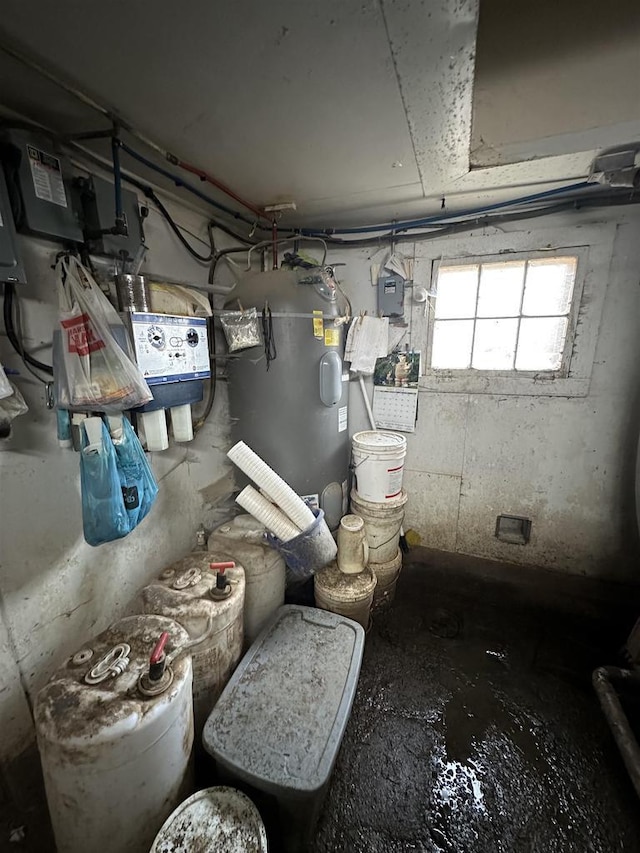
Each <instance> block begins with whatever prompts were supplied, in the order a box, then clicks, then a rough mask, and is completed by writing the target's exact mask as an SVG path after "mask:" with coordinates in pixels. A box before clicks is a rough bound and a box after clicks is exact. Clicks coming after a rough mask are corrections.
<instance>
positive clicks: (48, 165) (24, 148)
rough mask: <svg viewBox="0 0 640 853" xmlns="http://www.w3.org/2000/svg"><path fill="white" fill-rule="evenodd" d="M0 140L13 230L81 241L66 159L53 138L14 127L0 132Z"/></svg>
mask: <svg viewBox="0 0 640 853" xmlns="http://www.w3.org/2000/svg"><path fill="white" fill-rule="evenodd" d="M0 139H1V145H0V157H1V159H2V163H3V166H4V172H5V177H6V180H7V186H8V189H9V198H10V200H11V208H12V210H13V215H14V221H15V225H16V228H17V230H18V231H26V232H28V233H31V234H37V235H39V236H42V237H49V238H52V239H54V240H62V241H72V242H76V243H81V242H82V240H83V237H82V228H81V227H80V221H79V216H78V213H77V211H76V210H75V208H74V205H73V199H72V195H71V191H70V171H69V165H68V161H67V159H66V158H65V156H64V155H63V154H62V153H61V152H60V151H58V150H57V149H56V145H55V143H54V141H53V139H51V137H49V136H47V135H46V134H44V133H42V134H40V133H37V132H34V131H30V130H22V129H14V128H10V129H7V130H5V131H3V133H2V136H1V137H0Z"/></svg>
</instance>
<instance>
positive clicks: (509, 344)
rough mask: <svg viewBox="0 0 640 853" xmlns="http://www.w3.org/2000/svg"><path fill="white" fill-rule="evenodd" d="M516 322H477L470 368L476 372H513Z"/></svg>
mask: <svg viewBox="0 0 640 853" xmlns="http://www.w3.org/2000/svg"><path fill="white" fill-rule="evenodd" d="M517 334H518V321H517V320H478V321H477V322H476V337H475V341H474V344H473V359H472V362H471V366H472V367H474V368H476V369H477V370H513V358H514V355H515V352H516V336H517Z"/></svg>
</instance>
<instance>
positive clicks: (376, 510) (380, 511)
mask: <svg viewBox="0 0 640 853" xmlns="http://www.w3.org/2000/svg"><path fill="white" fill-rule="evenodd" d="M408 499H409V496H408V495H407V491H406V489H402V490H401V492H400V494H399V495H398V497H397V498H389V500H386V501H366V500H365V499H364V498H363V497H361V496H360V495H359V494H358V492H357V491H356V490H355V489H351V509H352V511H353V510H354V509H355V508H356V507H358V508H360V509H363V510H364V511H365V512H367V513H368V514H369V515H373V516H381V517H383V518H384V517H386V516H387V515H389V514H392V513H393V512H395V510H397V509H401V508H402V507H403V506H404V505H405V504H406V502H407V500H408Z"/></svg>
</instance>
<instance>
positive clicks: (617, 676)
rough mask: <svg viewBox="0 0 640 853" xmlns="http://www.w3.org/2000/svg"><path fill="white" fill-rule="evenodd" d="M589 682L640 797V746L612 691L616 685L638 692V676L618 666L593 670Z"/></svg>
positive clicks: (617, 696) (639, 677)
mask: <svg viewBox="0 0 640 853" xmlns="http://www.w3.org/2000/svg"><path fill="white" fill-rule="evenodd" d="M591 680H592V683H593V687H594V690H595V691H596V693H597V695H598V699H599V701H600V707H601V708H602V711H603V713H604V715H605V717H606V718H607V722H608V723H609V728H610V729H611V732H612V734H613V737H614V738H615V741H616V744H617V746H618V749H619V750H620V755H621V756H622V760H623V761H624V765H625V767H626V768H627V772H628V773H629V776H630V777H631V781H632V782H633V787H634V788H635V789H636V794H637V795H638V796H639V797H640V746H639V745H638V741H637V739H636V736H635V734H634V733H633V730H632V728H631V726H630V725H629V720H628V719H627V715H626V714H625V712H624V709H623V707H622V703H621V702H620V697H619V695H618V692H617V690H616V688H615V687H614V684H616V685H617V686H618V687H623V686H628V687H635V688H640V673H639V672H632V671H631V670H629V669H620V668H619V667H617V666H601V667H599V668H598V669H596V670H594V672H593V675H592V676H591Z"/></svg>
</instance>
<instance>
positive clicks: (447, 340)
mask: <svg viewBox="0 0 640 853" xmlns="http://www.w3.org/2000/svg"><path fill="white" fill-rule="evenodd" d="M472 339H473V320H442V321H438V320H436V321H435V323H434V324H433V347H432V348H431V366H432V367H437V368H440V369H447V368H449V369H451V370H464V369H465V368H467V367H469V366H470V364H471V341H472Z"/></svg>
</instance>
